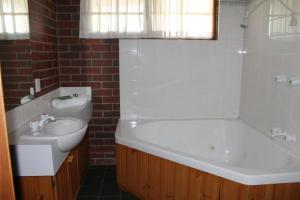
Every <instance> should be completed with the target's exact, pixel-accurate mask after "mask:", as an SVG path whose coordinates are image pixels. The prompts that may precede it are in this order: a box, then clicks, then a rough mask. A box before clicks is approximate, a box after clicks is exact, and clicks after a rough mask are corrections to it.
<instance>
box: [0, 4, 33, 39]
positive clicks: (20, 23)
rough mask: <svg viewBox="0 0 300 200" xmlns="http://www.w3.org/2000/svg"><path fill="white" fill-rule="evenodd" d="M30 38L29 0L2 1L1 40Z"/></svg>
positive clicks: (0, 17)
mask: <svg viewBox="0 0 300 200" xmlns="http://www.w3.org/2000/svg"><path fill="white" fill-rule="evenodd" d="M28 38H29V20H28V3H27V0H0V39H1V40H15V39H28Z"/></svg>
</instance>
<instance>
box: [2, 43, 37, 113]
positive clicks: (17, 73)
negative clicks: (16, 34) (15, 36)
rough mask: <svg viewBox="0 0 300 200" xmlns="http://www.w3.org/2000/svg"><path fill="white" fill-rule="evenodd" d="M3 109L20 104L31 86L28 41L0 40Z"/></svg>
mask: <svg viewBox="0 0 300 200" xmlns="http://www.w3.org/2000/svg"><path fill="white" fill-rule="evenodd" d="M0 60H1V68H2V70H1V72H2V77H3V88H5V89H4V90H3V92H4V102H5V109H6V110H10V109H12V108H14V107H16V106H18V105H19V104H20V99H21V97H23V96H25V95H27V94H28V93H29V88H30V87H32V86H33V84H32V80H33V78H32V70H31V48H30V40H0Z"/></svg>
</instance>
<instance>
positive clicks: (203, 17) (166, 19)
mask: <svg viewBox="0 0 300 200" xmlns="http://www.w3.org/2000/svg"><path fill="white" fill-rule="evenodd" d="M213 10H214V0H81V7H80V37H81V38H195V39H198V38H200V39H209V38H212V37H213V24H214V22H213V20H214V17H213V14H214V13H213Z"/></svg>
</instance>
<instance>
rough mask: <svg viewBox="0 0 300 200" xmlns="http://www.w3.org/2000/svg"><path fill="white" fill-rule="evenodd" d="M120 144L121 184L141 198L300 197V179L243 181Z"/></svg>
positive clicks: (292, 199)
mask: <svg viewBox="0 0 300 200" xmlns="http://www.w3.org/2000/svg"><path fill="white" fill-rule="evenodd" d="M116 146H117V180H118V184H119V186H121V188H122V189H125V190H126V191H128V192H130V193H132V194H133V195H135V196H137V197H139V198H140V199H150V200H151V199H153V200H159V199H161V200H167V199H170V200H171V199H172V200H177V199H178V200H201V199H207V200H300V183H286V184H269V185H256V186H250V185H243V184H240V183H236V182H233V181H231V180H228V179H225V178H222V177H219V176H215V175H213V174H209V173H206V172H203V171H200V170H197V169H193V168H191V167H188V166H184V165H181V164H178V163H175V162H172V161H169V160H166V159H163V158H159V157H157V156H154V155H151V154H148V153H144V152H141V151H138V150H135V149H132V148H130V147H126V146H123V145H120V144H117V145H116ZM128 167H130V169H126V168H128Z"/></svg>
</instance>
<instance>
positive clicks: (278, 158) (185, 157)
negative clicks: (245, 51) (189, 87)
mask: <svg viewBox="0 0 300 200" xmlns="http://www.w3.org/2000/svg"><path fill="white" fill-rule="evenodd" d="M116 143H117V144H121V145H124V146H128V147H131V148H134V149H137V150H139V151H142V152H146V153H149V154H152V155H155V156H158V157H161V158H164V159H167V160H170V161H173V162H176V163H180V164H182V165H186V166H189V167H192V168H195V169H198V170H201V171H204V172H207V173H210V174H213V175H216V176H220V177H223V178H225V179H229V180H231V181H234V182H237V183H240V184H245V185H263V184H277V183H293V182H300V158H299V157H297V156H296V155H294V154H292V153H291V152H289V151H287V150H286V149H284V148H283V147H281V146H279V145H278V144H276V143H275V142H274V141H273V140H272V139H270V138H269V137H267V136H265V135H264V134H262V133H260V132H258V131H256V130H255V129H253V128H251V127H249V126H247V125H246V124H245V123H244V122H243V121H241V120H239V119H228V120H159V121H153V120H139V121H126V120H120V121H119V123H118V127H117V130H116Z"/></svg>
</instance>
